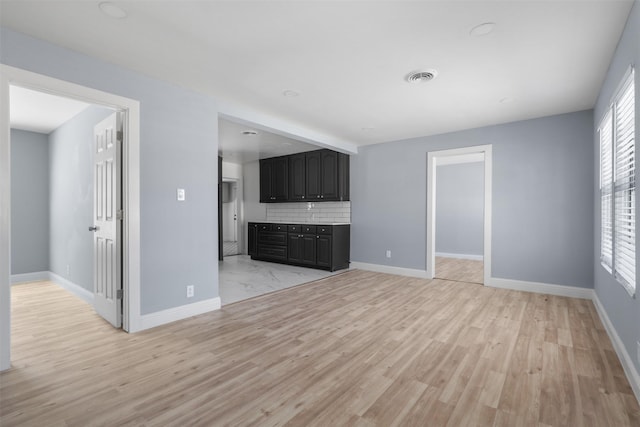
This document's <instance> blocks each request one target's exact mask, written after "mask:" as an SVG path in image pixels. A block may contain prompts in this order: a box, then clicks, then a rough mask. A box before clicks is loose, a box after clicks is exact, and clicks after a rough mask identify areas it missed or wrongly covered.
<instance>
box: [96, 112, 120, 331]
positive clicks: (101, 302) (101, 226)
mask: <svg viewBox="0 0 640 427" xmlns="http://www.w3.org/2000/svg"><path fill="white" fill-rule="evenodd" d="M121 158H122V120H121V115H120V113H113V114H112V115H111V116H109V117H108V118H107V119H105V120H103V121H102V122H100V123H98V124H97V125H96V126H95V128H94V179H93V180H94V183H93V184H94V196H93V197H94V205H93V216H94V217H93V225H92V226H90V227H89V231H93V233H94V237H93V259H94V262H93V264H94V265H93V268H94V269H93V293H94V308H95V310H96V312H97V313H98V314H99V315H100V316H102V317H104V318H105V320H107V321H108V322H109V323H111V324H112V325H113V326H115V327H117V328H120V327H122V262H121V260H122V249H121V246H122V242H121V240H122V239H121V236H122V234H121V233H122V202H121V200H122V197H121V181H122V174H121V167H120V165H121Z"/></svg>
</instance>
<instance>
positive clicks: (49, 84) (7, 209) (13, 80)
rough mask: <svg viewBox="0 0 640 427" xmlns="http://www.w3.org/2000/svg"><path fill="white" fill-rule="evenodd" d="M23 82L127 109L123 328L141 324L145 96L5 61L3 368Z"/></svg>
mask: <svg viewBox="0 0 640 427" xmlns="http://www.w3.org/2000/svg"><path fill="white" fill-rule="evenodd" d="M10 86H21V87H25V88H28V89H32V90H37V91H40V92H45V93H51V94H54V95H59V96H64V97H67V98H72V99H77V100H79V101H83V102H86V103H89V104H97V105H102V106H105V107H110V108H113V109H115V110H118V111H123V112H124V129H123V131H124V145H123V150H122V172H123V177H122V201H123V212H124V220H123V224H122V230H123V236H122V275H123V277H122V284H123V294H124V295H123V297H124V298H123V329H124V330H125V331H128V332H135V331H138V330H141V329H142V327H141V325H142V322H141V314H140V102H139V101H137V100H134V99H130V98H125V97H122V96H119V95H115V94H111V93H108V92H103V91H100V90H97V89H92V88H88V87H85V86H81V85H77V84H75V83H70V82H67V81H64V80H59V79H55V78H53V77H49V76H45V75H42V74H37V73H33V72H31V71H26V70H23V69H20V68H16V67H11V66H8V65H5V64H0V371H2V370H5V369H9V368H10V367H11V350H10V349H11V170H10V166H11V151H10V147H11V143H10V137H11V136H10V135H11V133H10V124H9V108H10V99H9V96H10V95H9V92H10V91H9V87H10Z"/></svg>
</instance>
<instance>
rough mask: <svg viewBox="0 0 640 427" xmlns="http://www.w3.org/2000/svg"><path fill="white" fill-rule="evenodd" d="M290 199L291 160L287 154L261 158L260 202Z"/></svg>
mask: <svg viewBox="0 0 640 427" xmlns="http://www.w3.org/2000/svg"><path fill="white" fill-rule="evenodd" d="M288 199H289V161H288V158H287V157H286V156H283V157H272V158H270V159H262V160H260V203H272V202H286V201H287V200H288Z"/></svg>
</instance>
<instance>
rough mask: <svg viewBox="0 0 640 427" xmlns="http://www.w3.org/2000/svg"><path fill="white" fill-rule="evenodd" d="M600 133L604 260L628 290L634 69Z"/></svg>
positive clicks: (631, 280) (631, 286)
mask: <svg viewBox="0 0 640 427" xmlns="http://www.w3.org/2000/svg"><path fill="white" fill-rule="evenodd" d="M599 133H600V202H601V205H600V209H601V211H600V219H601V229H600V237H601V238H600V261H601V263H602V265H603V266H604V267H605V268H606V269H607V270H608V271H609V272H611V273H612V274H613V276H614V277H615V278H616V280H617V281H618V282H620V283H621V284H622V285H623V286H624V287H625V288H626V289H627V291H628V292H629V293H630V294H631V295H634V294H635V289H636V232H635V225H636V209H635V206H636V184H635V164H636V163H635V159H636V152H635V86H634V71H633V68H631V69H630V71H629V73H628V74H627V77H626V78H625V79H624V81H623V83H622V86H621V87H620V89H619V90H618V92H617V93H616V96H615V98H614V100H613V103H612V104H611V107H610V108H609V109H608V110H607V112H606V114H605V116H604V118H603V119H602V122H601V123H600V128H599Z"/></svg>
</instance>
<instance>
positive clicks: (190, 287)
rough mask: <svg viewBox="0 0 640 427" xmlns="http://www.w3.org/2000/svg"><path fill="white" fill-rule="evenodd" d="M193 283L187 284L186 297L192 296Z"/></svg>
mask: <svg viewBox="0 0 640 427" xmlns="http://www.w3.org/2000/svg"><path fill="white" fill-rule="evenodd" d="M193 292H194V289H193V285H187V298H193Z"/></svg>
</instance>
